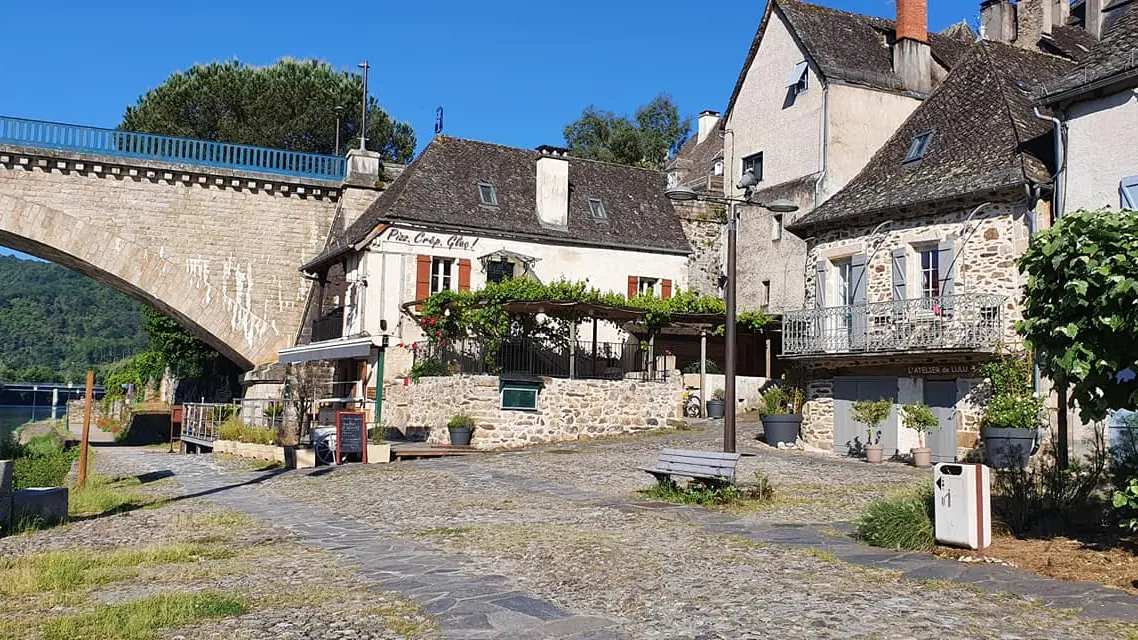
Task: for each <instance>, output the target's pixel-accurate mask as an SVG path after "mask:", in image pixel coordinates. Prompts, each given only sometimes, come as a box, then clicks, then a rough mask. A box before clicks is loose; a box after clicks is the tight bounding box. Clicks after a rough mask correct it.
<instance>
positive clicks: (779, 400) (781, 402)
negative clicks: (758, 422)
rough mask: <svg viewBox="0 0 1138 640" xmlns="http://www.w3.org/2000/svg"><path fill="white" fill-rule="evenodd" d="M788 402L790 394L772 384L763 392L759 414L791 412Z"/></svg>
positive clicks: (768, 414)
mask: <svg viewBox="0 0 1138 640" xmlns="http://www.w3.org/2000/svg"><path fill="white" fill-rule="evenodd" d="M790 404H791V403H790V394H789V393H787V392H786V389H783V388H782V387H780V386H773V387H771V388H770V389H767V390H766V392H764V393H763V397H762V405H761V406H760V407H759V415H762V416H777V415H786V414H788V413H791V409H792V407H791V406H790Z"/></svg>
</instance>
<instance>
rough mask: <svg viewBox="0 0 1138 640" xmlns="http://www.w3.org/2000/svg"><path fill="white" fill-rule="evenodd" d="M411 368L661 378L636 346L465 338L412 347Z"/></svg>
mask: <svg viewBox="0 0 1138 640" xmlns="http://www.w3.org/2000/svg"><path fill="white" fill-rule="evenodd" d="M414 351H415V363H416V364H418V365H423V368H424V369H425V370H426V371H427V372H428V373H427V375H430V374H431V373H433V371H432V370H431V368H430V366H429V365H433V366H434V367H437V371H438V374H443V373H475V374H493V375H500V374H504V373H525V374H530V375H536V376H547V377H551V378H597V379H613V380H615V379H621V378H626V377H628V376H629V375H630V374H639V375H640V377H642V378H650V377H652V378H654V377H656V376H657V375H659V376H664V375H666V374H667V372H666V371H660V372H656V371H654V370H653V369H652V367H650V366H649V365H650V361H649V357H648V355H649V353H648V351H647V350H645V349H641V348H640V346H639V345H636V344H628V343H621V342H596V343H594V342H577V343H574V344H572V345H571V344H570V343H569V342H553V341H545V340H533V339H515V340H505V341H501V342H497V341H489V340H478V339H467V340H459V341H456V342H448V343H446V344H443V345H431V344H430V343H428V342H419V343H416V344H415V348H414Z"/></svg>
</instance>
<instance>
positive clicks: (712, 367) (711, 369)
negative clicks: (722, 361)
mask: <svg viewBox="0 0 1138 640" xmlns="http://www.w3.org/2000/svg"><path fill="white" fill-rule="evenodd" d="M705 368H706V369H707V372H708V373H723V370H722V369H720V368H719V365H717V364H715V361H714V360H708V361H707V366H706V367H705ZM682 371H683V373H699V360H696V361H695V362H692V363H689V364H686V365H684V368H683V369H682Z"/></svg>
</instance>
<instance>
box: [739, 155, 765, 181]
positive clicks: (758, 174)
mask: <svg viewBox="0 0 1138 640" xmlns="http://www.w3.org/2000/svg"><path fill="white" fill-rule="evenodd" d="M756 160H758V162H757V163H756V162H755V161H756ZM748 162H750V163H751V167H750V168H752V169H753V168H755V167H756V166H757V167H758V168H759V170H758V171H757V172H756V173H755V180H757V181H759V182H762V181H763V152H762V151H760V152H758V153H752V154H751V155H749V156H743V159H742V161H741V163H740V165H739V166H740V169H739V177H740V178H742V177H743V176H744V175H745V174H746V173H747V163H748Z"/></svg>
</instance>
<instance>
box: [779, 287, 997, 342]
mask: <svg viewBox="0 0 1138 640" xmlns="http://www.w3.org/2000/svg"><path fill="white" fill-rule="evenodd" d="M1004 300H1005V298H1004V297H1003V296H999V295H993V294H986V293H968V294H962V295H957V296H940V297H936V298H907V299H903V300H890V301H886V302H872V303H868V304H860V305H848V306H842V307H824V308H820V309H802V310H799V311H791V312H788V313H786V314H785V315H784V316H783V324H782V355H784V356H807V355H823V354H828V353H838V354H840V353H897V352H906V351H944V350H981V351H988V350H992V349H994V348H995V346H996V344H997V343H998V342H1000V341H1001V340H1002V339H1003V335H1004V329H1005V327H1004V325H1003V306H1004Z"/></svg>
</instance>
